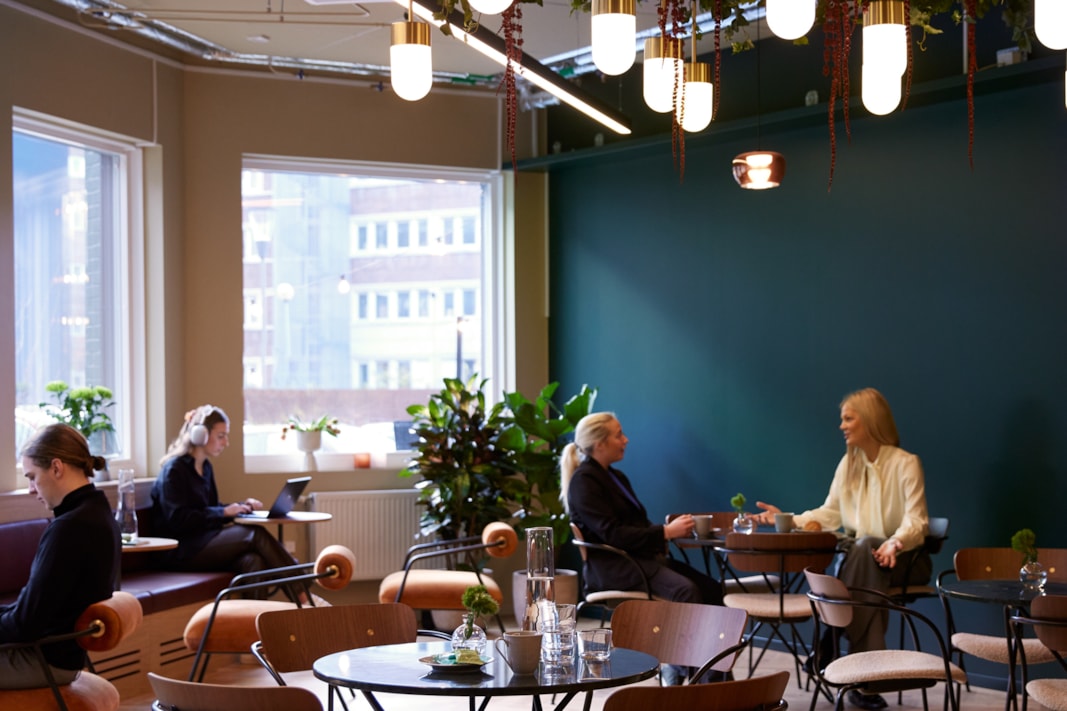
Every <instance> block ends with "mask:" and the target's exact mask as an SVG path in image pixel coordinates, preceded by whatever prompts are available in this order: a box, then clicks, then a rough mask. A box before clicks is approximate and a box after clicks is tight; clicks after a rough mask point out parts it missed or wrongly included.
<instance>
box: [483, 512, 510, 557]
mask: <svg viewBox="0 0 1067 711" xmlns="http://www.w3.org/2000/svg"><path fill="white" fill-rule="evenodd" d="M501 542H503V544H502V545H501ZM482 543H484V544H485V545H487V546H492V548H486V552H487V553H488V554H489V555H491V556H493V557H494V558H507V557H508V556H509V555H511V554H512V553H514V552H515V550H516V549H517V548H518V547H519V536H518V534H517V533H515V529H514V528H512V527H511V526H510V525H509V524H507V523H504V522H503V521H494V522H493V523H490V524H489V525H487V526H486V527H485V528H484V529H482ZM493 544H497V545H493Z"/></svg>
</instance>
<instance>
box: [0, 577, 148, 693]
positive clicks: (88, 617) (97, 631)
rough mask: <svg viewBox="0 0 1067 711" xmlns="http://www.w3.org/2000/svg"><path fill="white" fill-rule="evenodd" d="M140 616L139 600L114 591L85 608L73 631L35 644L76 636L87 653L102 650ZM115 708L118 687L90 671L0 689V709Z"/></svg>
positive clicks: (125, 634) (132, 627)
mask: <svg viewBox="0 0 1067 711" xmlns="http://www.w3.org/2000/svg"><path fill="white" fill-rule="evenodd" d="M141 618H142V614H141V603H139V602H137V598H135V597H134V596H133V595H130V594H129V593H124V592H117V593H115V594H114V595H113V596H112V597H111V598H110V599H109V600H103V601H101V602H97V603H93V604H92V605H90V606H89V607H87V608H86V610H85V612H84V613H82V616H81V617H79V618H78V622H77V623H76V624H75V625H74V630H75V631H74V632H73V633H71V634H66V635H57V636H55V637H50V638H48V639H47V640H40V641H39V642H38V643H37V644H46V643H47V642H49V641H58V640H59V639H72V638H76V639H77V640H78V644H80V645H81V646H82V647H84V648H85V649H86V650H88V651H90V652H106V651H108V650H111V649H114V648H115V646H117V645H118V644H119V643H120V642H121V641H122V640H124V639H126V637H128V636H129V635H130V634H132V633H133V632H134V631H135V630H136V629H137V628H138V627H139V626H140V624H141ZM28 646H33V645H28ZM118 707H119V692H118V690H117V689H116V688H115V687H114V686H112V685H111V682H110V681H108V680H107V679H104V678H103V677H100V676H97V675H96V674H93V673H92V672H91V671H82V672H81V673H80V674H79V675H78V676H77V678H76V679H74V681H73V682H72V683H70V684H64V685H61V686H60V685H57V686H54V687H44V688H41V689H11V690H4V691H0V708H3V709H19V711H23V710H25V711H35V710H36V709H48V710H49V711H54V710H55V709H57V708H58V709H60V711H116V709H118Z"/></svg>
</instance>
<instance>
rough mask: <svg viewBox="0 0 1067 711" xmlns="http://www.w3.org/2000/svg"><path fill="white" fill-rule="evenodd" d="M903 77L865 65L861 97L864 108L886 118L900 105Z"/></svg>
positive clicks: (861, 79)
mask: <svg viewBox="0 0 1067 711" xmlns="http://www.w3.org/2000/svg"><path fill="white" fill-rule="evenodd" d="M900 83H901V77H900V75H899V74H894V73H893V72H886V71H884V70H882V69H880V68H874V69H872V68H871V67H868V66H867V65H866V64H864V65H863V75H862V76H861V77H860V84H861V86H860V95H861V96H862V98H863V107H864V108H865V109H867V110H868V111H870V112H871V113H872V114H875V115H877V116H885V115H886V114H888V113H890V112H891V111H893V110H894V109H896V108H897V106H899V105H900Z"/></svg>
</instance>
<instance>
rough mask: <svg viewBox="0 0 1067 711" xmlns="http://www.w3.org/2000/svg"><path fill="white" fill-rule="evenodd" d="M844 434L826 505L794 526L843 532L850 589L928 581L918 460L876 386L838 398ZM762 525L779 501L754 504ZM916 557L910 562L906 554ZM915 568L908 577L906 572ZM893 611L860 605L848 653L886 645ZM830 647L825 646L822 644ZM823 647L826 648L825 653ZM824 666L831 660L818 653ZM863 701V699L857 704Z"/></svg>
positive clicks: (875, 704)
mask: <svg viewBox="0 0 1067 711" xmlns="http://www.w3.org/2000/svg"><path fill="white" fill-rule="evenodd" d="M841 432H842V434H844V437H845V446H846V451H845V455H844V456H843V457H842V458H841V462H840V463H839V464H838V465H837V470H836V472H835V473H834V480H833V482H832V483H831V484H830V493H829V494H827V496H826V501H824V502H823V504H822V506H820V507H818V508H815V509H811V510H809V511H805V512H804V513H802V514H799V515H797V516H796V518H795V521H796V525H797V526H798V527H801V528H805V527H807V528H813V524H815V523H817V524H818V525H819V527H820V528H821V529H822V530H830V531H835V530H838V529H843V530H844V532H845V533H846V534H847V535H848V538H845V539H843V540H842V542H841V545H840V548H841V549H842V550H843V551H844V553H845V557H844V560H843V561H842V563H841V566H840V569H839V570H838V572H837V576H838V577H839V578H840V579H841V580H842V581H843V582H844V583H845V584H846V585H849V586H855V587H865V588H873V589H875V590H881V591H883V592H884V591H886V590H888V589H889V588H890V587H892V586H899V585H903V584H904V583H905V582H906V583H907V584H908V585H921V584H924V583H926V582H927V581H929V579H930V573H931V562H930V557H929V555H928V554H927V553H926V552H925V551H924V550H922V544H923V541H924V539H925V537H926V532H927V529H928V527H929V518H928V516H927V512H926V487H925V484H924V480H923V468H922V464H921V463H920V462H919V458H918V457H917V456H915V455H914V454H911V453H910V452H906V451H904V450H903V449H901V448H900V437H899V435H898V434H897V426H896V423H895V422H894V421H893V412H892V410H890V409H889V403H888V402H886V399H885V397H883V396H882V394H881V393H880V392H878V391H877V390H875V389H874V388H865V389H863V390H858V391H856V392H854V393H852V394H850V395H848V396H847V397H845V399H844V400H842V402H841ZM756 506H758V507H759V508H760V509H762V512H761V513H759V514H757V516H756V518H757V519H758V520H759V522H760V523H774V514H775V513H777V512H779V511H780V510H781V509H779V508H778V507H777V506H774V505H773V504H767V503H764V502H762V501H758V502H756ZM911 557H916V560H914V561H913V562H911V565H910V566H909V564H908V563H909V558H911ZM909 570H910V575H908V577H909V579H908V580H905V579H904V577H905V575H906V573H907V571H909ZM887 617H888V615H887V614H886V613H885V612H884V611H876V610H869V609H863V608H857V609H855V611H854V616H853V622H852V624H851V625H849V626H848V628H847V629H846V631H845V636H846V637H847V638H848V648H849V651H853V652H863V651H870V650H876V649H885V630H886V624H887ZM824 646H828V645H824ZM828 651H829V650H828V649H821V653H826V652H828ZM821 659H822V662H823V663H824V664H825V663H826V661H827V660H826V659H825V658H824V657H822V656H821ZM850 701H853V703H854V704H855V705H859V706H861V707H862V708H867V709H878V708H884V705H885V701H884V700H882V699H881V697H878V696H874V697H863V698H857V699H855V700H853V699H851V698H850ZM860 702H862V703H860Z"/></svg>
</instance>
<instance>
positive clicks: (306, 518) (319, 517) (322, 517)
mask: <svg viewBox="0 0 1067 711" xmlns="http://www.w3.org/2000/svg"><path fill="white" fill-rule="evenodd" d="M332 518H333V514H329V513H326V512H325V511H290V512H289V513H288V514H287V515H285V516H279V517H277V518H260V517H251V516H247V517H246V516H238V517H237V518H235V519H234V520H233V522H234V523H237V524H240V525H242V526H277V527H278V541H279V542H281V543H284V539H283V538H282V529H283V528H284V527H285V526H301V525H302V526H307V525H309V524H312V523H323V522H325V521H329V520H330V519H332Z"/></svg>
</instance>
